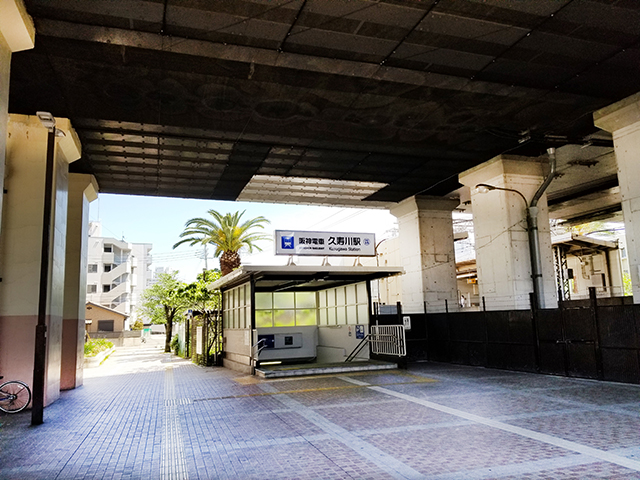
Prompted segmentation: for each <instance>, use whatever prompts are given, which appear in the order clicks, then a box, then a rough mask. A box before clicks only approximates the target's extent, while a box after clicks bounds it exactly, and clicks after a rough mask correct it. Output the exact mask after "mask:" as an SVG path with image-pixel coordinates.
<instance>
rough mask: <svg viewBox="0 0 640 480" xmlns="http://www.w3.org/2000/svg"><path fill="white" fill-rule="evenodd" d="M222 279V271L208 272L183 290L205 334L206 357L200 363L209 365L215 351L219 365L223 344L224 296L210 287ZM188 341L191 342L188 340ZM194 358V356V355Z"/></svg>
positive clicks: (195, 319)
mask: <svg viewBox="0 0 640 480" xmlns="http://www.w3.org/2000/svg"><path fill="white" fill-rule="evenodd" d="M220 277H221V274H220V270H206V271H204V272H202V273H201V274H199V275H198V277H197V278H198V279H197V281H195V282H193V283H190V284H189V285H186V286H185V287H183V288H182V292H181V293H182V295H183V296H184V297H185V298H186V299H187V300H188V302H189V308H191V309H192V311H193V319H194V324H193V326H194V327H195V325H196V324H201V326H202V327H203V329H204V330H203V332H204V341H205V345H204V352H203V353H204V357H203V358H200V359H199V360H198V361H200V362H202V364H204V365H208V364H209V359H210V353H211V351H212V350H213V352H214V358H215V364H216V365H217V363H218V362H217V360H218V351H219V350H220V346H221V344H222V338H221V334H222V325H221V323H222V317H221V312H220V309H221V307H222V296H221V294H220V290H211V289H210V288H209V285H210V284H211V283H212V282H215V281H216V280H218V279H219V278H220ZM187 341H190V339H188V340H187ZM192 357H193V354H192Z"/></svg>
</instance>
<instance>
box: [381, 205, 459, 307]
mask: <svg viewBox="0 0 640 480" xmlns="http://www.w3.org/2000/svg"><path fill="white" fill-rule="evenodd" d="M458 204H459V202H458V200H451V199H448V198H442V197H431V196H426V195H424V196H415V197H412V198H408V199H406V200H404V201H402V202H400V203H399V204H398V205H397V206H394V207H393V208H391V209H390V212H391V214H392V215H394V216H395V217H397V218H398V226H399V229H400V255H401V258H402V266H403V267H404V269H405V272H406V273H405V274H404V275H403V276H402V306H403V310H404V311H405V312H408V313H420V312H423V311H424V308H425V305H426V309H427V312H429V313H437V312H444V311H445V305H446V304H448V306H449V311H455V310H457V309H458V288H457V285H456V259H455V249H454V246H453V221H452V219H451V212H452V211H453V209H454V208H456V207H457V206H458ZM445 301H446V303H445Z"/></svg>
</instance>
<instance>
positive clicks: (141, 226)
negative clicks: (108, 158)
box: [89, 194, 397, 282]
mask: <svg viewBox="0 0 640 480" xmlns="http://www.w3.org/2000/svg"><path fill="white" fill-rule="evenodd" d="M210 209H214V210H217V211H218V212H220V213H223V214H224V213H233V212H236V211H243V210H246V213H245V214H244V216H243V217H242V218H243V219H250V218H255V217H258V216H263V217H265V218H267V219H268V220H269V221H270V222H271V223H270V224H269V225H267V226H266V227H265V229H264V232H265V233H266V234H267V235H269V236H270V237H273V232H274V230H306V231H326V232H354V233H374V234H375V235H376V242H379V241H380V240H382V239H384V238H388V237H391V236H394V235H395V233H394V232H395V229H397V220H396V218H395V217H394V216H393V215H391V214H390V213H389V212H388V210H379V209H376V210H373V209H357V208H339V207H317V206H308V205H286V204H270V203H248V202H225V201H213V200H193V199H176V198H165V197H142V196H132V195H111V194H100V195H99V197H98V199H97V200H95V201H94V202H92V203H91V208H90V213H89V219H90V221H92V222H95V221H99V222H100V223H101V226H102V236H103V237H113V238H116V239H118V240H122V239H124V240H125V241H127V242H132V243H151V244H153V249H152V251H151V255H152V258H153V263H152V265H151V268H152V269H155V268H156V267H164V268H170V269H171V270H178V272H179V277H180V279H181V280H182V281H184V282H192V281H194V280H195V278H196V275H197V274H198V273H199V272H201V271H202V270H203V268H204V267H205V261H204V252H203V248H202V247H190V246H188V245H181V246H179V247H178V248H176V249H175V250H174V249H173V248H172V247H173V245H174V244H175V243H176V242H178V241H179V240H180V233H182V231H183V230H184V225H185V223H186V222H187V220H189V219H190V218H194V217H206V216H208V214H207V210H210ZM260 246H261V248H262V249H263V252H262V253H254V254H248V253H244V254H243V253H242V252H241V256H242V262H243V263H246V264H253V265H285V264H286V263H287V260H288V257H286V256H278V257H276V256H275V255H274V246H273V242H262V243H260ZM314 260H315V259H310V260H309V261H314ZM315 261H316V262H317V264H318V265H320V264H321V262H322V259H321V258H319V259H317V260H315ZM208 267H209V268H218V267H219V263H218V260H217V259H213V251H212V249H209V260H208Z"/></svg>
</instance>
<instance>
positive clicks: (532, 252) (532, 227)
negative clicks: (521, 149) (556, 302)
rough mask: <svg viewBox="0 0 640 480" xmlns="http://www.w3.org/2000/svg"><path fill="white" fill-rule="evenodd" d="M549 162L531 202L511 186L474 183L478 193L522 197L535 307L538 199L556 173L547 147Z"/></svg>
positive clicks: (539, 297)
mask: <svg viewBox="0 0 640 480" xmlns="http://www.w3.org/2000/svg"><path fill="white" fill-rule="evenodd" d="M547 153H548V154H549V164H550V166H551V171H550V172H549V175H548V176H547V178H545V179H544V182H542V185H540V188H538V190H537V191H536V193H535V194H534V196H533V198H532V199H531V203H529V202H527V199H526V197H525V196H524V195H523V194H522V193H521V192H519V191H518V190H515V189H513V188H503V187H496V186H495V185H489V184H487V183H479V184H478V185H476V191H477V192H478V193H487V192H490V191H491V190H502V191H505V192H513V193H516V194H518V195H520V197H521V198H522V200H523V201H524V205H525V208H526V211H527V233H528V237H529V256H530V258H531V280H532V282H533V295H534V297H535V301H536V308H540V307H542V306H543V305H544V298H543V287H542V261H541V259H540V238H539V235H538V201H539V200H540V197H542V194H543V193H544V191H545V190H546V189H547V187H548V186H549V184H550V183H551V181H552V180H553V177H555V175H556V149H555V148H548V149H547Z"/></svg>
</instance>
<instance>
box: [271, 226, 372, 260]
mask: <svg viewBox="0 0 640 480" xmlns="http://www.w3.org/2000/svg"><path fill="white" fill-rule="evenodd" d="M275 244H276V255H318V256H329V255H330V256H342V257H375V256H376V236H375V234H373V233H335V232H304V231H298V230H276V232H275Z"/></svg>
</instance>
